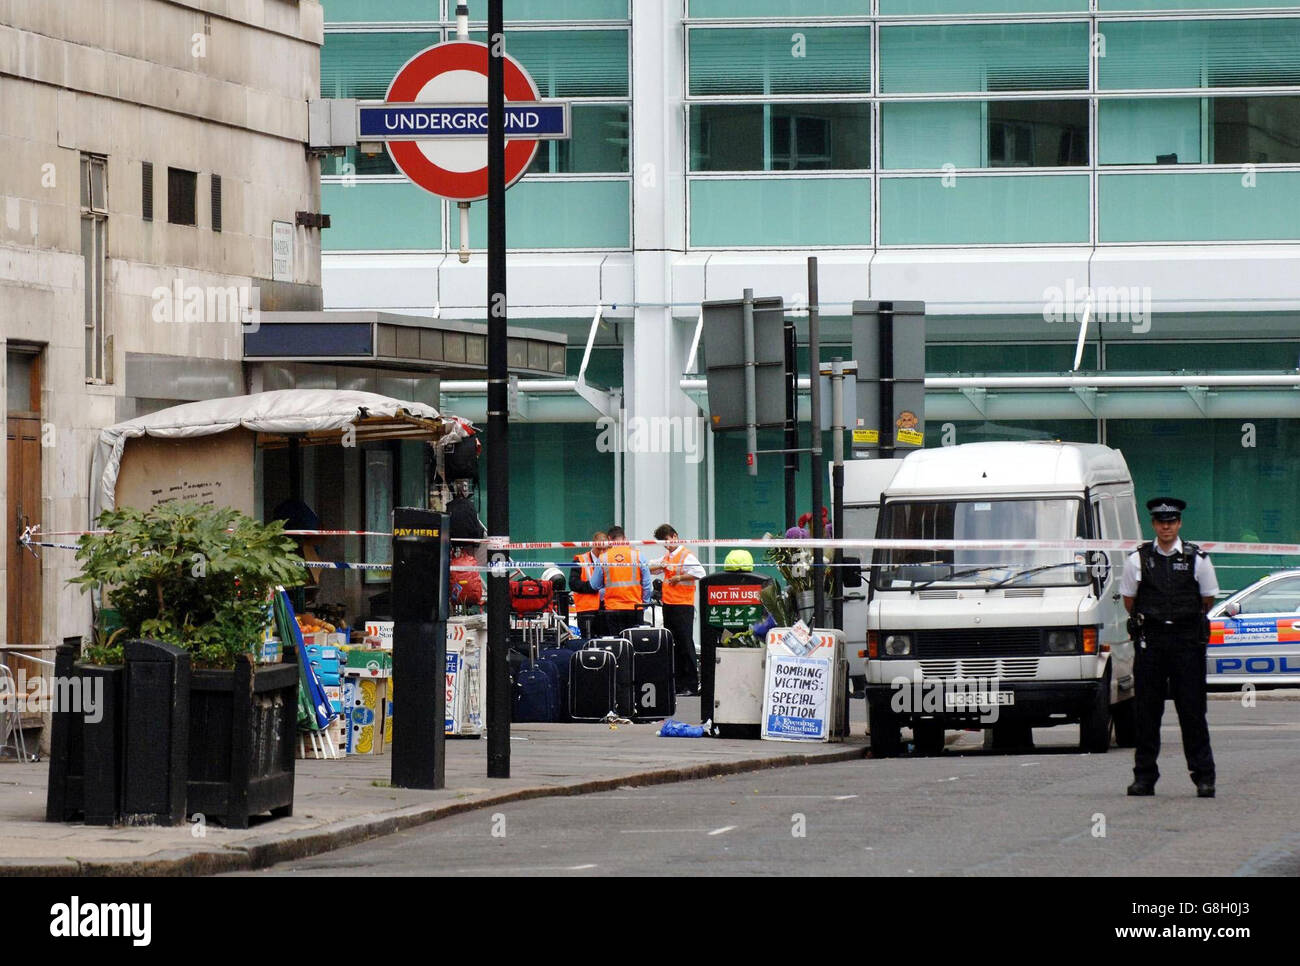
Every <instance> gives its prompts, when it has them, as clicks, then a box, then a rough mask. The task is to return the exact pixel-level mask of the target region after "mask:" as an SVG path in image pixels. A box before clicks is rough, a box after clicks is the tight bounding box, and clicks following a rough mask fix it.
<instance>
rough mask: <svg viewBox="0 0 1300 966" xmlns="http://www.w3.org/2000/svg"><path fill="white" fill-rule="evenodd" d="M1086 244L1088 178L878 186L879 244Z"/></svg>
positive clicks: (938, 180)
mask: <svg viewBox="0 0 1300 966" xmlns="http://www.w3.org/2000/svg"><path fill="white" fill-rule="evenodd" d="M945 181H947V182H948V183H947V185H945ZM1086 241H1088V178H1087V176H1086V175H1015V176H1011V177H988V176H979V175H962V176H960V177H956V178H952V179H948V178H945V177H942V176H936V177H925V178H882V179H881V181H880V244H882V245H996V244H1045V243H1061V244H1064V243H1075V242H1086Z"/></svg>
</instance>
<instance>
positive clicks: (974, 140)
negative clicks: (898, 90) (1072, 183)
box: [881, 100, 1088, 168]
mask: <svg viewBox="0 0 1300 966" xmlns="http://www.w3.org/2000/svg"><path fill="white" fill-rule="evenodd" d="M881 119H882V120H881V125H882V127H881V131H882V133H881V141H882V145H881V146H882V148H883V150H884V155H883V164H884V166H885V167H886V168H942V167H943V166H944V165H945V164H951V165H953V166H954V167H958V168H1053V167H1070V166H1075V165H1083V164H1087V163H1088V102H1087V101H1083V100H1079V101H958V102H952V103H945V102H942V101H932V102H925V103H915V104H885V105H883V106H882V107H881Z"/></svg>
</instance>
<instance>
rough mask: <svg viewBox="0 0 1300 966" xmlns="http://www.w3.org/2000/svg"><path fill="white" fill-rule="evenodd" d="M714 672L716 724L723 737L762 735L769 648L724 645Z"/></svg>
mask: <svg viewBox="0 0 1300 966" xmlns="http://www.w3.org/2000/svg"><path fill="white" fill-rule="evenodd" d="M714 662H715V664H716V667H715V669H714V672H713V725H714V728H715V730H716V733H717V735H718V737H719V738H753V739H758V738H759V737H760V732H761V730H762V723H763V682H764V678H763V675H764V669H765V667H766V663H767V648H764V647H720V648H718V650H717V652H716V654H715V656H714Z"/></svg>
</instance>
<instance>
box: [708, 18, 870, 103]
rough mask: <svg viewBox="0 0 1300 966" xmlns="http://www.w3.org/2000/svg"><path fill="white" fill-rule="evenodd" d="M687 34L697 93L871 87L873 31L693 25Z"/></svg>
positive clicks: (829, 90) (840, 90) (837, 91)
mask: <svg viewBox="0 0 1300 966" xmlns="http://www.w3.org/2000/svg"><path fill="white" fill-rule="evenodd" d="M687 36H688V41H689V44H690V47H689V51H690V53H689V56H690V66H689V70H688V75H689V86H690V93H691V94H692V95H705V94H855V93H866V92H867V91H869V90H870V89H871V30H870V28H868V27H772V28H743V29H742V28H737V29H722V28H708V27H693V28H691V29H690V30H689V31H688V33H687Z"/></svg>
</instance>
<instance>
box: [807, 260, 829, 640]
mask: <svg viewBox="0 0 1300 966" xmlns="http://www.w3.org/2000/svg"><path fill="white" fill-rule="evenodd" d="M821 371H822V326H821V311H820V310H819V309H818V308H817V259H816V257H815V256H809V258H808V387H809V389H810V390H811V391H812V426H811V431H812V454H811V457H810V463H811V466H810V469H811V471H812V503H813V506H812V527H811V530H812V535H813V536H814V537H818V538H820V537H822V536H824V535H825V532H824V531H823V530H822V500H823V499H824V497H823V495H822V489H823V485H822V473H823V472H824V471H825V467H824V466H823V465H822V429H821V426H822V407H821V399H820V398H819V397H820V396H821V393H820V392H819V391H818V389H819V387H820V381H821ZM825 574H826V567H825V564H824V560H823V557H822V551H821V547H818V548H817V549H816V550H814V551H813V626H814V627H823V626H825V624H826V588H825V586H823V584H822V581H823V580H825Z"/></svg>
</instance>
